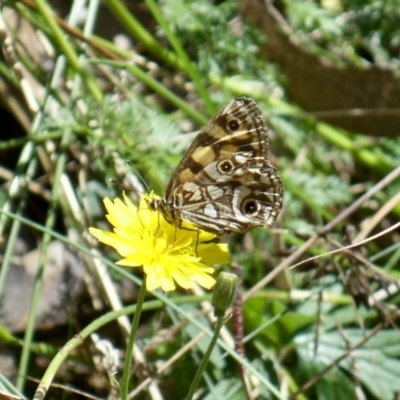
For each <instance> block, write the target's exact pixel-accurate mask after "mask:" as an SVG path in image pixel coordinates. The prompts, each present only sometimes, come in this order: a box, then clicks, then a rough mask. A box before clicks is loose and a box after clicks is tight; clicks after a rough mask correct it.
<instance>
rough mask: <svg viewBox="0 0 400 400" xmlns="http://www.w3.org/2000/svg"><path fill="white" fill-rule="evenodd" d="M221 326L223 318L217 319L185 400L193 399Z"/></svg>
mask: <svg viewBox="0 0 400 400" xmlns="http://www.w3.org/2000/svg"><path fill="white" fill-rule="evenodd" d="M223 324H224V318H223V317H218V318H217V325H216V326H215V331H214V336H213V337H212V339H211V342H210V344H209V346H208V349H207V351H206V352H205V354H204V357H203V359H202V360H201V363H200V365H199V369H198V370H197V372H196V375H195V377H194V379H193V381H192V385H191V386H190V389H189V393H188V394H187V396H186V400H191V399H192V398H193V395H194V392H195V390H196V388H197V386H198V385H199V383H200V379H201V377H202V376H203V372H204V370H205V368H206V365H207V363H208V360H209V359H210V356H211V352H212V351H213V349H214V347H215V345H216V343H217V340H218V337H219V333H220V331H221V328H222V325H223Z"/></svg>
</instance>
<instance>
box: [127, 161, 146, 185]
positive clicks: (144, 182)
mask: <svg viewBox="0 0 400 400" xmlns="http://www.w3.org/2000/svg"><path fill="white" fill-rule="evenodd" d="M126 163H127V164H128V165H129V166H130V167H131V168H132V169H133V170H134V171H135V173H136V176H137V177H138V178H139V180H140V181H141V182H142V184H143V186H144V187H145V188H146V190H147V191H150V188H149V185H148V184H147V182H146V181H145V180H144V178H143V177H142V175H140V173H139V171H138V170H137V169H136V168H135V167H134V165H133V164H132V162H131V161H130V160H126Z"/></svg>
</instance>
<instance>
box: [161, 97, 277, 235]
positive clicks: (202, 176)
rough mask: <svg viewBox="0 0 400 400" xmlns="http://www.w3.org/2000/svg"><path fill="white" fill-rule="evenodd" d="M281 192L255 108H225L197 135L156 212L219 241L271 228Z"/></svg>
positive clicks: (240, 103) (237, 104)
mask: <svg viewBox="0 0 400 400" xmlns="http://www.w3.org/2000/svg"><path fill="white" fill-rule="evenodd" d="M282 195H283V186H282V182H281V180H280V178H279V176H278V174H277V171H276V169H275V168H274V167H273V166H272V165H271V164H270V162H269V161H268V135H267V129H266V127H265V124H264V118H263V116H262V113H261V111H260V109H259V108H258V106H257V105H256V103H255V102H254V101H253V100H251V99H249V98H246V97H242V98H238V99H235V100H232V101H231V102H229V103H228V104H227V105H226V106H224V107H223V108H222V109H221V110H220V111H219V112H218V113H217V114H216V115H215V116H214V117H213V118H212V119H211V120H210V121H209V122H208V124H207V125H206V126H205V127H204V128H203V129H202V130H201V131H200V132H199V134H198V135H197V136H196V138H195V139H194V141H193V143H192V144H191V146H190V147H189V149H188V150H187V152H186V154H185V155H184V157H183V159H182V160H181V162H180V164H179V166H178V168H177V169H176V171H175V173H174V175H173V177H172V178H171V180H170V182H169V184H168V186H167V190H166V194H165V197H164V199H163V200H162V201H161V204H160V208H161V210H162V211H163V212H164V213H165V214H166V215H168V216H170V219H172V220H175V219H177V218H178V219H184V220H187V221H190V222H192V223H194V224H195V225H197V226H199V227H200V228H202V229H204V230H207V231H210V232H214V233H216V234H218V235H223V234H229V233H232V232H244V231H246V230H248V229H251V228H254V227H256V226H271V225H272V224H273V222H274V221H275V219H276V218H277V216H278V214H279V211H280V209H281V207H282Z"/></svg>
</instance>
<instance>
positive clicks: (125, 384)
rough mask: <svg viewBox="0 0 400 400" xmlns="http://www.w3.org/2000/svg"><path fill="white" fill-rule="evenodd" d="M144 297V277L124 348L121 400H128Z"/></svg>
mask: <svg viewBox="0 0 400 400" xmlns="http://www.w3.org/2000/svg"><path fill="white" fill-rule="evenodd" d="M145 296H146V276H145V277H144V279H143V283H142V286H141V287H140V291H139V297H138V300H137V303H136V312H135V315H134V317H133V322H132V329H131V333H130V335H129V340H128V346H127V348H126V355H125V365H124V373H123V375H122V381H121V399H122V400H127V399H128V390H129V379H130V375H131V364H132V355H133V346H134V345H135V339H136V333H137V330H138V327H139V321H140V315H141V313H142V307H143V302H144V298H145Z"/></svg>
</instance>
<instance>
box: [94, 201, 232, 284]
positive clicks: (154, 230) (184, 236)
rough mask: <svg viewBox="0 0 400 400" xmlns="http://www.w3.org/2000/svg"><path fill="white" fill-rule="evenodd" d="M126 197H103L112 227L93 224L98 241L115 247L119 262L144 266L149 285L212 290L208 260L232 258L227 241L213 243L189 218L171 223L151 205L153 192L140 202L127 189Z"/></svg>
mask: <svg viewBox="0 0 400 400" xmlns="http://www.w3.org/2000/svg"><path fill="white" fill-rule="evenodd" d="M123 197H124V199H123V200H124V201H122V200H120V199H114V201H111V200H110V199H108V198H105V199H104V205H105V207H106V209H107V211H108V214H107V216H106V217H107V219H108V221H109V222H110V223H111V225H113V227H114V229H113V230H114V232H108V231H103V230H100V229H96V228H89V231H90V233H91V234H92V235H93V236H95V237H96V238H97V239H98V240H99V241H100V242H103V243H105V244H107V245H109V246H112V247H114V248H115V250H116V251H117V252H118V254H119V255H120V256H122V257H123V259H122V260H120V261H118V262H117V265H121V266H125V267H143V271H144V273H145V274H146V276H147V279H146V284H147V289H148V290H154V289H157V288H161V289H163V290H165V291H170V290H174V289H175V287H176V284H178V285H179V286H181V287H182V288H184V289H190V288H193V287H194V285H195V283H198V284H199V285H201V286H203V287H205V288H207V289H210V288H211V287H212V286H213V285H214V283H215V279H214V278H213V277H212V276H211V274H212V273H213V272H214V268H212V267H210V266H208V265H206V264H204V263H205V262H210V263H220V264H224V263H227V262H229V253H228V249H227V245H226V244H217V243H210V241H211V240H212V239H214V238H215V235H214V234H212V233H209V232H205V231H202V230H199V229H198V228H196V227H195V226H194V225H192V224H190V223H189V222H186V221H182V226H181V227H180V226H177V225H176V224H170V223H169V222H168V221H166V220H165V218H164V216H163V215H162V213H161V212H160V211H158V210H152V209H151V207H149V204H150V203H151V201H152V200H154V199H155V198H156V196H155V195H154V194H153V193H150V194H148V195H147V194H146V195H143V196H142V198H141V201H140V205H139V207H136V206H134V205H133V204H132V203H131V201H130V200H129V199H128V198H127V197H126V195H125V194H123Z"/></svg>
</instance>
